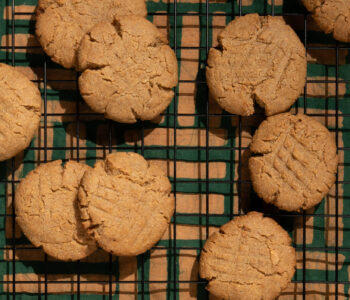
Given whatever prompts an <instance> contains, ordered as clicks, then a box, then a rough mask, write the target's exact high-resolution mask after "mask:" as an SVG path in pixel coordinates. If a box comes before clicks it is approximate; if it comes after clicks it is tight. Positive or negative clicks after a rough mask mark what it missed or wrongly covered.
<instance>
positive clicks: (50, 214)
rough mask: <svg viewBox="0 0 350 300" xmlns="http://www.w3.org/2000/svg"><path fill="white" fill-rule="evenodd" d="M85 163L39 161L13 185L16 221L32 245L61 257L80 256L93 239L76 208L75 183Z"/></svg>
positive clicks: (86, 252) (90, 249) (93, 247)
mask: <svg viewBox="0 0 350 300" xmlns="http://www.w3.org/2000/svg"><path fill="white" fill-rule="evenodd" d="M88 169H90V167H89V166H87V165H84V164H80V163H77V162H74V161H69V162H67V163H66V164H65V165H64V166H62V162H61V161H53V162H49V163H46V164H43V165H40V166H39V167H37V168H36V169H34V170H33V171H31V172H30V173H29V174H28V175H27V176H26V178H25V179H23V180H22V181H21V183H20V184H19V186H18V187H17V189H16V198H15V209H16V221H17V223H18V225H19V226H20V227H21V229H22V231H23V233H24V234H25V235H26V237H27V238H28V239H29V240H30V241H31V243H32V244H33V245H34V246H36V247H42V248H43V250H44V251H45V252H46V253H47V254H49V255H50V256H52V257H54V258H56V259H59V260H64V261H74V260H78V259H83V258H85V257H87V256H88V255H90V254H91V253H93V252H94V251H95V250H96V249H97V246H96V242H95V241H94V240H93V239H92V238H91V237H90V236H89V235H88V234H87V232H86V230H85V229H84V227H83V225H82V222H81V219H80V214H79V208H78V187H79V184H80V181H81V178H82V177H83V175H84V173H85V171H86V170H88Z"/></svg>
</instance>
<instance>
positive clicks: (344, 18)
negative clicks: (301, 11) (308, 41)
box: [302, 0, 350, 43]
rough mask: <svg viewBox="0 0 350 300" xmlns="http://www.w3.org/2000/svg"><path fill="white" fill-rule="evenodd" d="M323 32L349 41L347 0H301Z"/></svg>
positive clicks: (349, 20) (349, 12) (349, 19)
mask: <svg viewBox="0 0 350 300" xmlns="http://www.w3.org/2000/svg"><path fill="white" fill-rule="evenodd" d="M302 1H303V3H304V5H305V7H306V8H307V9H308V10H309V11H310V12H311V13H312V16H313V18H314V20H315V22H316V23H317V24H318V25H319V26H320V28H321V29H322V30H323V31H324V32H325V33H327V34H328V33H332V34H333V37H334V38H335V39H336V40H338V41H341V42H344V43H349V42H350V2H349V1H348V0H302Z"/></svg>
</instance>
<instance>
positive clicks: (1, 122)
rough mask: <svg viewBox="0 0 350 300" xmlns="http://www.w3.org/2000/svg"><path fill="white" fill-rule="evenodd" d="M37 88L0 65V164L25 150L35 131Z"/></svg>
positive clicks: (11, 69) (37, 100)
mask: <svg viewBox="0 0 350 300" xmlns="http://www.w3.org/2000/svg"><path fill="white" fill-rule="evenodd" d="M41 102H42V100H41V95H40V92H39V89H38V88H37V87H36V85H35V84H34V83H32V82H31V81H30V80H29V79H28V78H27V77H26V76H25V75H23V74H22V73H20V72H19V71H17V70H16V69H15V68H14V67H11V66H8V65H5V64H0V111H1V115H0V161H3V160H6V159H9V158H11V157H14V156H15V155H17V154H18V153H20V152H21V151H23V150H24V149H25V148H27V147H28V146H29V144H30V142H31V140H32V139H33V137H34V134H35V133H36V131H37V130H38V128H39V124H40V117H41Z"/></svg>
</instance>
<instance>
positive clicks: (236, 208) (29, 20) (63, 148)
mask: <svg viewBox="0 0 350 300" xmlns="http://www.w3.org/2000/svg"><path fill="white" fill-rule="evenodd" d="M96 1H97V0H96ZM35 5H36V1H35V0H16V1H15V0H4V1H3V2H2V3H1V6H2V7H1V12H2V16H1V23H0V24H1V29H0V32H1V34H2V40H1V48H0V50H1V52H0V55H1V56H0V57H1V62H4V63H7V64H11V65H13V66H16V67H20V68H22V70H23V71H25V72H27V74H29V76H31V78H32V79H33V81H34V82H36V83H37V84H38V86H39V87H40V89H41V91H42V96H43V101H44V109H43V114H42V124H41V128H40V131H39V132H38V137H37V138H36V139H35V140H34V141H33V142H32V144H31V146H30V147H29V149H27V150H26V151H25V152H24V153H22V154H20V155H19V156H18V157H16V158H14V159H12V160H10V161H7V162H4V163H2V164H1V168H0V175H1V177H0V197H1V200H0V209H1V210H0V218H1V225H0V276H1V277H0V285H1V286H0V299H207V298H208V297H209V296H208V294H207V293H206V291H205V289H204V287H205V284H206V282H205V281H204V280H202V279H200V278H199V277H198V256H199V253H200V250H201V248H202V246H203V245H204V242H205V240H206V239H207V237H208V236H209V235H210V233H211V232H212V231H214V230H215V228H218V227H219V226H220V225H222V224H224V223H226V222H227V221H229V220H230V219H232V218H234V217H235V216H238V215H240V214H243V213H245V212H247V211H248V210H259V211H264V212H265V213H266V214H267V215H269V216H271V217H274V218H275V219H277V220H278V221H279V222H280V223H281V224H282V225H283V226H284V228H285V229H286V230H288V231H289V233H290V235H291V236H292V237H293V244H294V246H295V247H296V249H297V254H298V255H297V258H298V264H297V271H296V274H295V276H294V278H293V282H292V283H291V284H290V286H289V287H288V289H287V290H286V291H285V292H284V293H283V295H282V296H281V299H348V298H349V288H350V284H349V283H350V282H349V275H348V266H349V262H350V242H348V240H349V241H350V239H348V238H347V235H348V234H349V232H348V231H349V228H350V227H349V226H350V224H348V222H349V217H350V207H349V205H348V204H347V199H348V197H349V195H350V193H349V192H350V190H348V189H349V183H350V181H349V178H347V170H349V169H348V167H347V162H346V160H347V156H348V155H347V151H349V149H350V148H349V147H350V145H347V142H346V141H347V140H349V139H347V134H348V130H347V129H348V128H347V126H349V124H348V123H349V122H348V121H349V117H350V103H349V104H347V101H348V100H349V96H348V87H349V85H348V84H349V82H350V78H348V77H350V76H347V74H348V73H349V74H350V71H349V68H350V65H348V58H347V56H348V50H349V48H347V47H345V46H344V45H339V44H338V43H337V42H335V41H334V40H333V39H332V38H331V37H329V36H325V35H324V34H323V33H321V32H319V31H318V30H317V28H316V27H315V25H314V24H313V23H312V21H311V19H310V17H309V16H308V13H307V12H306V10H305V9H304V8H303V7H302V6H301V5H299V4H298V3H296V1H292V0H285V1H284V3H282V1H281V0H279V1H278V0H264V1H262V0H261V1H258V0H252V1H249V0H247V1H244V0H239V1H234V0H232V1H229V0H227V1H225V0H216V1H214V0H212V1H210V0H206V1H205V0H192V1H181V0H171V1H170V0H169V1H165V0H160V1H148V10H149V19H150V20H151V21H153V22H154V23H156V24H157V25H158V26H160V27H161V29H163V30H166V31H167V32H168V35H169V41H170V45H171V46H172V48H173V49H174V51H175V53H176V55H177V57H178V60H179V67H180V81H179V86H178V87H177V88H176V89H174V92H175V97H174V100H173V103H172V104H171V106H170V107H169V109H168V110H167V111H166V112H165V113H164V114H163V115H162V119H161V120H159V121H158V123H152V122H140V123H138V124H136V125H132V126H126V125H121V124H117V123H114V122H112V121H107V120H104V119H103V118H102V117H101V116H100V115H98V114H95V113H93V112H92V111H89V110H88V109H87V107H86V105H84V103H83V101H82V99H81V97H80V96H79V93H78V87H77V81H76V79H77V77H78V75H77V74H75V73H74V72H73V71H62V69H61V68H60V67H59V66H57V65H55V64H54V63H52V62H51V60H50V59H49V58H48V57H46V56H45V55H44V54H43V53H42V52H41V50H40V46H38V44H37V43H36V42H35V40H34V39H33V38H31V37H30V35H33V34H34V24H35V22H34V12H33V9H32V8H33V7H34V6H35ZM251 12H258V13H259V14H261V15H267V14H270V15H278V16H284V17H285V18H286V20H287V21H288V23H290V24H291V25H292V27H293V28H294V29H295V30H296V31H297V33H298V35H299V36H300V38H301V40H302V41H303V42H304V44H305V46H306V49H307V53H306V55H307V56H308V61H309V65H308V82H307V84H306V86H305V92H304V96H302V97H300V99H299V100H298V102H297V104H296V105H295V108H294V111H296V112H298V111H302V112H304V113H306V114H308V115H310V116H312V117H314V118H316V119H317V120H319V121H321V122H323V123H324V124H325V125H326V126H328V127H329V128H330V130H331V131H332V132H333V133H334V136H335V139H336V143H337V147H338V153H339V157H340V165H339V173H338V176H337V180H336V184H335V186H334V188H333V189H332V191H331V193H330V195H329V196H328V197H327V199H325V200H324V201H323V203H322V204H320V205H319V206H318V207H317V208H316V209H314V210H311V211H306V212H303V213H299V214H298V213H286V212H279V211H277V210H275V209H273V208H271V207H267V206H266V205H264V204H263V203H262V201H261V200H259V199H258V198H257V197H256V195H255V194H254V193H253V192H252V191H251V188H250V182H249V177H248V176H247V172H246V161H247V157H248V155H249V152H248V144H249V138H251V135H252V134H253V132H254V130H255V128H256V127H257V126H258V124H259V122H260V121H261V120H262V118H263V117H262V115H259V114H257V115H256V116H254V117H251V118H242V117H238V116H232V115H230V114H228V113H226V112H222V111H220V109H218V108H217V107H215V105H214V104H213V103H212V102H211V101H210V99H209V96H208V91H207V86H206V83H205V75H204V74H205V63H206V57H207V53H208V51H209V49H210V47H211V46H212V45H214V44H215V34H217V32H218V31H220V30H221V29H223V28H224V26H225V24H227V23H228V22H229V21H230V20H232V19H233V18H235V17H236V16H240V15H244V14H246V13H251ZM157 20H158V21H159V20H161V21H160V23H157V22H158V21H157ZM164 20H165V22H163V21H164ZM185 32H187V33H186V34H185ZM193 32H194V33H195V35H198V44H195V42H193V41H192V37H193V39H194V40H195V39H196V36H195V35H194V36H193V35H192V34H193ZM215 32H216V33H215ZM28 34H29V38H28ZM185 35H186V36H187V39H186V38H184V36H185ZM23 39H25V42H23ZM189 62H191V63H193V65H194V66H195V67H193V65H191V64H190V63H189ZM187 63H189V64H187ZM28 67H30V68H31V69H32V70H35V72H34V73H33V72H31V71H28ZM52 70H54V71H52ZM193 71H195V72H193ZM194 73H195V74H194ZM192 100H193V101H192ZM191 101H192V102H193V103H192V102H191ZM183 103H185V104H186V103H187V104H186V105H183ZM191 105H192V106H194V107H193V108H191V107H192V106H191ZM184 107H185V108H184ZM157 129H161V130H162V133H161V134H159V136H157V135H156V138H155V139H153V140H150V137H151V136H152V134H154V132H156V130H157ZM186 130H187V131H186ZM186 132H187V133H188V132H190V133H189V138H190V141H188V136H187V135H186V134H185V133H186ZM191 132H192V133H191ZM193 132H199V134H198V135H197V136H196V135H195V134H194V133H193ZM222 132H223V133H222ZM221 134H222V135H221ZM157 138H159V140H161V139H165V140H166V142H165V143H160V142H159V140H157ZM186 138H187V139H186ZM193 139H194V140H195V141H194V142H193ZM154 140H155V141H154ZM222 140H223V141H224V142H220V141H222ZM152 141H153V142H152ZM158 142H159V143H158ZM113 151H136V152H138V153H141V154H142V155H144V156H145V157H146V158H148V159H150V160H156V161H157V162H158V163H159V161H161V164H162V165H163V166H164V162H165V170H166V171H168V175H169V177H170V179H171V182H172V185H173V193H174V195H175V197H176V212H175V214H174V217H173V219H172V225H171V226H170V228H169V231H168V233H167V234H166V236H165V237H164V238H163V239H162V241H160V242H159V244H158V245H157V246H155V247H154V248H153V249H152V250H151V251H148V252H147V253H145V254H143V255H140V256H139V257H137V258H135V259H134V260H132V259H130V261H131V262H130V261H129V260H127V259H121V258H115V257H113V256H111V255H107V254H105V253H102V254H101V253H100V256H96V257H94V258H92V259H90V260H89V259H87V260H84V261H81V262H75V263H64V262H57V261H53V260H52V259H50V258H49V257H47V256H46V255H44V253H43V252H42V251H41V250H40V249H36V248H34V247H32V246H31V245H30V243H29V242H28V241H27V240H26V239H25V238H24V237H23V236H22V235H21V234H20V231H19V230H18V228H17V225H16V224H15V221H14V218H13V216H14V209H13V205H12V204H13V202H14V195H15V189H16V185H17V184H18V182H19V181H20V179H21V178H23V177H24V176H25V175H26V174H27V173H28V172H29V171H30V170H32V169H34V168H35V166H37V165H38V164H39V163H43V162H46V161H50V160H54V159H63V160H67V159H75V160H78V161H82V162H86V163H88V164H90V165H93V163H94V162H95V161H96V160H97V159H100V158H103V157H104V156H105V155H106V154H107V153H109V152H113ZM162 162H163V163H162ZM193 170H194V171H193ZM191 172H192V173H195V174H194V175H193V174H192V173H191ZM223 172H224V174H223V175H222V176H221V175H220V174H222V173H223ZM187 173H188V176H187ZM190 173H191V174H190ZM198 195H200V196H199V197H197V196H198ZM196 201H197V202H198V203H197V202H196ZM218 203H221V204H220V205H221V206H219V205H218ZM193 205H195V208H193V207H192V206H193ZM189 207H192V208H191V209H189ZM347 225H349V226H347ZM34 253H35V254H34ZM125 261H126V262H125ZM125 268H126V269H127V271H125Z"/></svg>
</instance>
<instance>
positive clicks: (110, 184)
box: [0, 0, 350, 300]
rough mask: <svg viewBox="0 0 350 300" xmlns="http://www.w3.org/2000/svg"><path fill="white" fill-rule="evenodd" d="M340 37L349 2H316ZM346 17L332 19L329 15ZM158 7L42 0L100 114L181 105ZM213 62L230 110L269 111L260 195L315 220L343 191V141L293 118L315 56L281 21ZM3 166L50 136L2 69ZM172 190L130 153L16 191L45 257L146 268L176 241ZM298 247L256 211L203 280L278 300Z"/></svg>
mask: <svg viewBox="0 0 350 300" xmlns="http://www.w3.org/2000/svg"><path fill="white" fill-rule="evenodd" d="M303 2H304V4H305V6H306V8H307V9H308V10H309V11H310V12H311V13H312V14H313V17H314V18H315V20H316V22H317V23H318V24H319V26H320V27H321V28H322V29H323V30H324V31H325V32H326V33H333V35H334V38H336V39H338V40H340V41H343V42H349V41H350V24H348V20H347V19H348V17H350V4H349V3H348V1H347V0H337V1H336V0H323V1H319V0H303ZM329 11H332V13H331V14H330V13H328V12H329ZM146 15H147V10H146V5H145V2H144V0H133V1H125V0H103V1H96V0H84V1H82V0H65V1H63V0H39V2H38V7H37V23H36V34H37V37H38V39H39V41H40V43H41V45H42V47H43V49H44V50H45V52H46V53H47V55H49V56H50V57H51V58H52V60H53V61H54V62H56V63H58V64H60V65H62V66H63V67H65V68H75V69H76V70H77V71H79V72H81V75H80V78H79V88H80V92H81V95H82V97H83V98H84V100H85V101H86V103H87V104H88V105H89V106H90V107H91V108H92V109H93V110H94V111H96V112H99V113H103V114H104V115H105V117H106V118H109V119H112V120H115V121H117V122H122V123H135V122H137V121H138V120H152V119H154V118H156V117H157V116H159V115H160V114H161V113H162V112H163V111H164V110H165V109H166V108H167V107H168V105H169V104H170V102H171V100H172V98H173V96H174V92H173V88H174V87H176V85H177V83H178V62H177V59H176V55H175V53H174V52H173V50H172V49H171V48H170V47H169V45H168V41H167V38H166V37H165V36H164V35H162V34H161V32H160V31H159V30H158V29H157V28H156V27H155V26H154V25H153V24H152V23H150V22H149V21H147V20H146V19H145V18H144V17H145V16H146ZM218 41H219V46H218V47H217V48H215V49H214V48H213V49H211V50H210V52H209V55H208V66H207V71H206V75H207V83H208V86H209V91H210V94H211V96H212V97H213V98H214V99H215V100H216V101H217V103H218V104H219V105H220V106H221V107H222V108H223V109H225V110H226V111H228V112H230V113H233V114H238V115H241V116H250V115H252V114H254V112H255V108H256V107H257V106H260V107H261V108H262V109H264V111H265V114H266V115H267V116H268V117H267V119H266V120H265V121H264V122H262V124H261V125H260V126H259V128H258V129H257V130H256V132H255V134H254V137H253V140H252V143H251V145H250V150H251V153H252V156H251V158H250V159H249V170H250V174H251V180H252V184H253V188H254V190H255V191H256V193H257V194H258V195H259V196H260V197H261V198H262V199H263V200H264V201H265V202H266V203H270V204H273V205H275V206H277V207H278V208H279V209H282V210H286V211H300V210H303V209H309V208H311V207H313V206H315V205H317V204H318V203H320V202H321V201H322V199H323V198H324V197H325V195H327V193H328V192H329V190H330V188H331V187H332V185H333V184H334V182H335V176H336V172H337V165H338V158H337V148H336V144H335V141H334V138H333V137H332V136H331V134H330V132H329V131H328V130H327V129H326V128H325V127H324V126H323V125H321V124H320V123H318V122H316V121H314V120H313V119H312V118H310V117H307V116H305V115H302V114H298V115H292V114H290V113H285V112H286V111H287V110H288V109H289V108H290V107H291V106H292V105H293V103H294V102H295V101H296V99H297V98H298V97H299V96H300V94H301V93H302V92H303V89H304V85H305V81H306V69H307V62H306V57H305V52H306V51H305V48H304V46H303V44H302V43H301V41H300V40H299V38H298V36H297V35H296V33H295V32H294V31H293V30H292V28H291V27H290V26H289V25H287V24H286V23H285V22H284V21H283V19H282V18H279V17H272V16H268V17H261V16H258V15H257V14H249V15H246V16H243V17H239V18H236V19H235V20H233V21H232V22H231V23H229V24H228V25H227V27H226V28H225V29H224V30H223V31H222V32H221V33H220V34H219V36H218ZM0 77H1V80H0V86H1V89H0V97H1V100H2V101H1V102H0V107H1V111H2V118H3V120H4V122H1V124H2V125H0V126H1V128H0V160H6V159H9V158H11V157H13V156H15V155H16V154H18V153H19V152H21V151H23V150H24V149H25V148H26V147H28V145H29V143H30V141H31V140H32V138H33V136H34V134H35V132H36V131H37V129H38V127H39V122H40V116H41V102H42V101H41V96H40V92H39V90H38V88H37V87H36V86H35V85H34V84H33V83H32V82H31V81H29V80H28V79H27V78H26V77H25V76H24V75H22V74H21V73H19V72H18V71H16V70H15V69H14V68H12V67H10V66H7V65H4V64H0ZM174 206H175V201H174V198H173V196H172V194H171V184H170V181H169V179H168V178H167V177H166V176H165V175H164V174H163V173H162V171H161V170H160V169H158V168H157V167H155V166H153V165H151V164H150V163H149V162H147V161H146V160H145V159H144V158H143V157H142V156H141V155H139V154H135V153H124V152H117V153H113V154H110V155H108V156H107V157H106V159H105V160H103V161H98V162H97V163H96V164H95V166H94V168H91V167H89V166H87V165H84V164H81V163H78V162H73V161H69V162H67V163H66V164H65V165H62V162H61V161H53V162H49V163H46V164H42V165H40V166H39V167H37V168H36V169H35V170H33V171H32V172H30V173H29V174H28V175H27V176H26V178H25V179H23V180H22V181H21V182H20V184H19V185H18V187H17V189H16V196H15V210H16V221H17V223H18V224H19V226H20V227H21V229H22V231H23V233H24V234H25V235H26V237H27V238H28V239H29V240H30V241H31V243H32V244H33V245H34V246H36V247H42V249H43V250H44V251H45V252H46V253H47V254H48V255H50V256H52V257H54V258H56V259H59V260H63V261H74V260H79V259H82V258H84V257H86V256H88V255H90V254H91V253H93V252H94V251H95V250H96V249H97V247H101V248H102V249H104V250H105V251H107V252H109V253H112V254H114V255H118V256H136V255H138V254H141V253H143V252H145V251H147V250H149V249H151V248H152V247H153V246H154V245H155V244H156V243H157V242H158V241H159V240H160V239H161V238H162V236H163V234H164V232H165V231H166V229H167V227H168V226H169V224H170V221H171V218H172V215H173V213H174V209H175V208H174ZM295 265H296V254H295V249H294V248H293V247H292V246H291V238H290V237H289V235H288V233H287V232H286V231H285V230H284V229H283V228H282V227H281V226H279V225H278V224H277V223H276V222H275V221H274V220H272V219H271V218H267V217H264V216H263V215H262V214H261V213H257V212H251V213H248V214H247V215H244V216H240V217H236V218H234V219H233V220H231V221H230V222H228V223H227V224H225V225H223V226H222V227H221V228H220V229H219V231H218V232H216V233H214V234H213V235H211V236H210V237H209V239H208V240H207V242H206V244H205V246H204V248H203V251H202V253H201V256H200V269H199V272H200V276H201V277H202V278H205V279H207V280H208V282H209V283H208V285H207V289H208V290H209V292H210V293H211V294H213V295H214V296H216V297H218V298H219V299H257V300H258V299H274V298H275V297H277V296H278V295H279V294H280V292H281V291H282V290H283V289H284V288H286V286H287V284H288V283H289V282H290V281H291V279H292V277H293V274H294V271H295Z"/></svg>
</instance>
